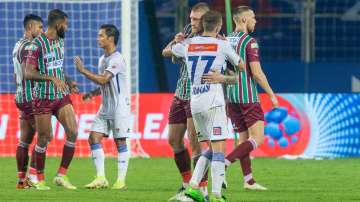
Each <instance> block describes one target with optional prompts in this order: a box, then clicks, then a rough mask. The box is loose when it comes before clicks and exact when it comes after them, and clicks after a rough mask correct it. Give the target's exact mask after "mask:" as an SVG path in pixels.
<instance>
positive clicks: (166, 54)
mask: <svg viewBox="0 0 360 202" xmlns="http://www.w3.org/2000/svg"><path fill="white" fill-rule="evenodd" d="M184 39H185V36H184V34H183V33H181V32H180V33H177V34H176V35H175V38H174V39H173V40H172V41H170V43H168V44H167V45H166V47H165V48H164V49H163V51H162V55H163V56H164V57H171V56H173V53H172V51H171V48H172V46H173V45H175V44H176V43H179V42H181V41H183V40H184Z"/></svg>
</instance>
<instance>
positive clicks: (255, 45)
mask: <svg viewBox="0 0 360 202" xmlns="http://www.w3.org/2000/svg"><path fill="white" fill-rule="evenodd" d="M251 48H259V45H258V43H252V44H251Z"/></svg>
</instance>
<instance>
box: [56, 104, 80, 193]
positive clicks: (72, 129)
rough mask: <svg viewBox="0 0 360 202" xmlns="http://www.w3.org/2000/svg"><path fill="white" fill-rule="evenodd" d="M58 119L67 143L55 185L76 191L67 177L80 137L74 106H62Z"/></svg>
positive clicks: (57, 115) (58, 112) (57, 114)
mask: <svg viewBox="0 0 360 202" xmlns="http://www.w3.org/2000/svg"><path fill="white" fill-rule="evenodd" d="M66 99H69V98H68V97H64V98H63V99H62V100H61V101H59V102H65V101H66ZM56 117H57V119H58V120H59V122H60V123H61V125H62V126H63V127H64V130H65V134H66V141H65V144H64V147H63V153H62V158H61V163H60V166H59V169H58V171H57V174H56V177H55V178H54V183H55V184H56V185H59V186H63V187H65V188H67V189H76V187H75V186H73V185H72V184H71V183H70V181H69V179H68V177H67V176H66V173H67V170H68V168H69V165H70V163H71V161H72V159H73V157H74V153H75V143H76V138H77V135H78V130H77V123H76V118H75V111H74V108H73V106H72V104H70V103H67V104H64V105H63V106H60V107H59V109H58V110H57V113H56Z"/></svg>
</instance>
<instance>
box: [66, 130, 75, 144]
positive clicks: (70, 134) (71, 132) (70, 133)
mask: <svg viewBox="0 0 360 202" xmlns="http://www.w3.org/2000/svg"><path fill="white" fill-rule="evenodd" d="M66 135H67V140H68V141H70V142H75V141H76V138H77V136H78V131H77V128H76V127H70V128H68V129H67V130H66Z"/></svg>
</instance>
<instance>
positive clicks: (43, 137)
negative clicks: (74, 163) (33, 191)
mask: <svg viewBox="0 0 360 202" xmlns="http://www.w3.org/2000/svg"><path fill="white" fill-rule="evenodd" d="M43 113H44V114H35V125H36V130H37V132H38V139H37V143H36V145H35V152H34V157H35V159H36V164H35V165H36V171H37V177H38V180H39V182H38V183H36V184H32V185H33V186H35V187H36V188H37V189H42V190H47V189H50V188H49V187H47V186H46V185H45V176H44V169H45V159H46V148H47V145H48V143H49V142H50V140H51V136H52V135H51V133H52V126H51V113H49V112H48V111H45V112H43Z"/></svg>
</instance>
